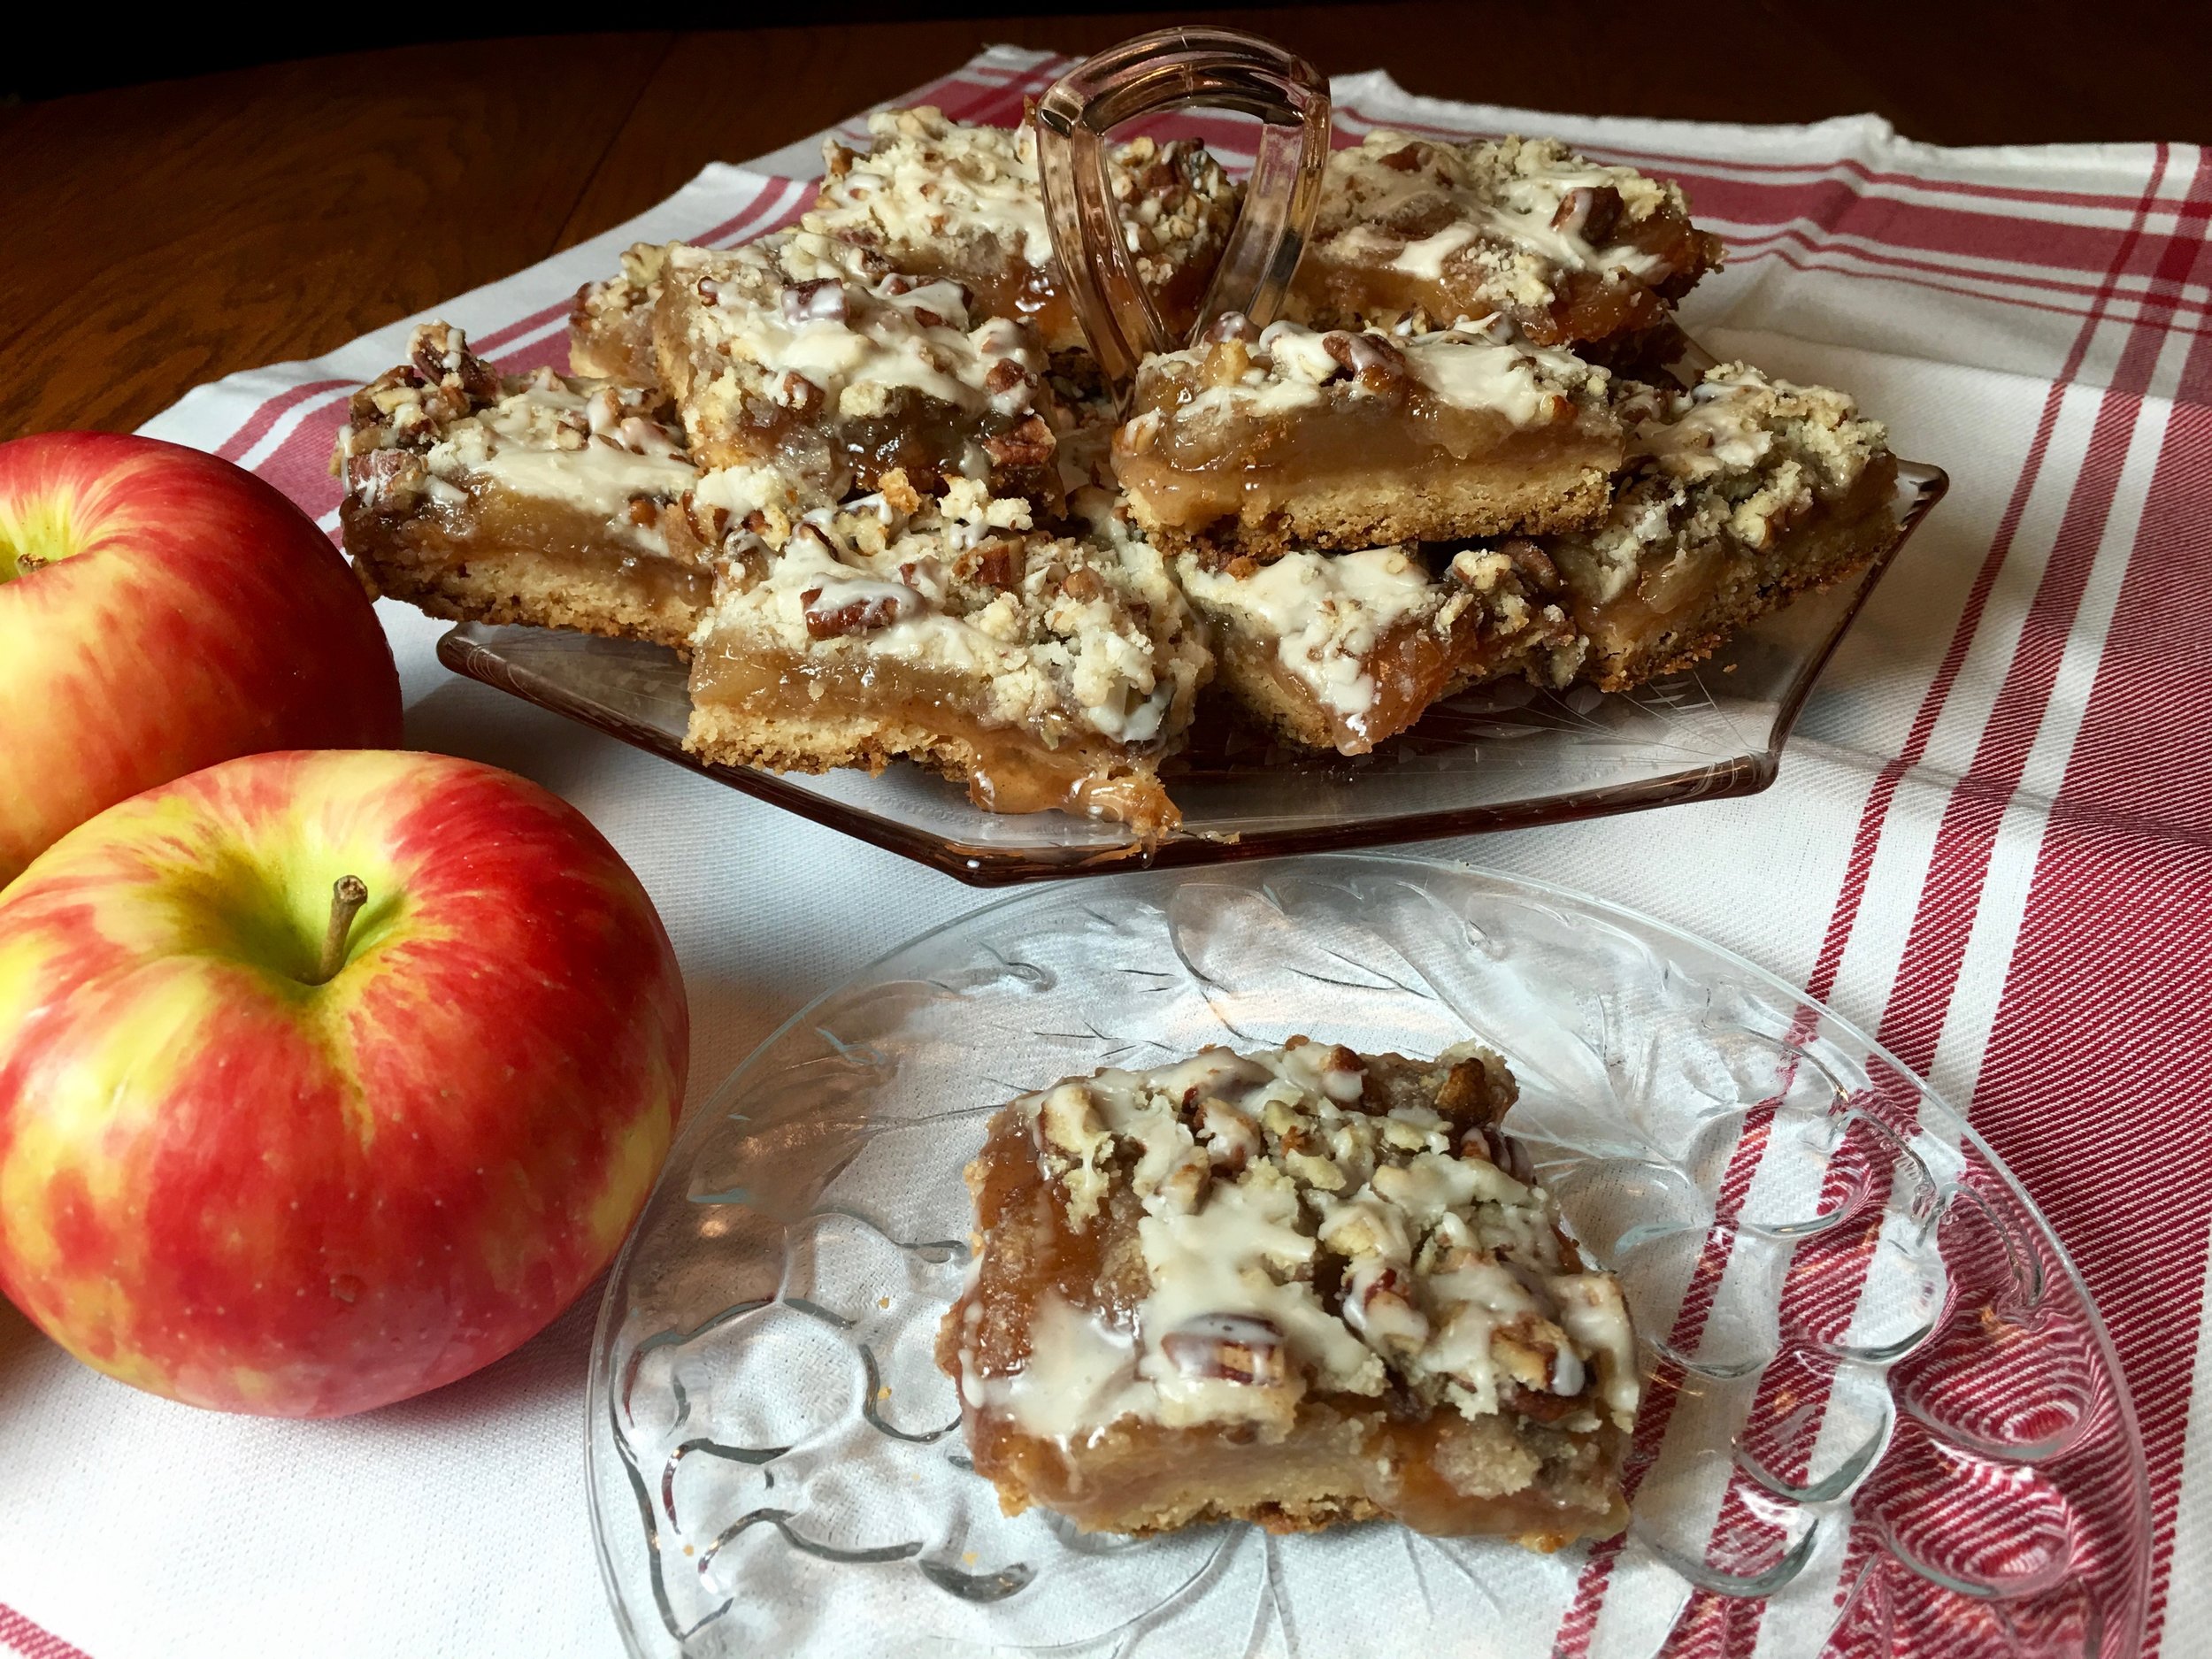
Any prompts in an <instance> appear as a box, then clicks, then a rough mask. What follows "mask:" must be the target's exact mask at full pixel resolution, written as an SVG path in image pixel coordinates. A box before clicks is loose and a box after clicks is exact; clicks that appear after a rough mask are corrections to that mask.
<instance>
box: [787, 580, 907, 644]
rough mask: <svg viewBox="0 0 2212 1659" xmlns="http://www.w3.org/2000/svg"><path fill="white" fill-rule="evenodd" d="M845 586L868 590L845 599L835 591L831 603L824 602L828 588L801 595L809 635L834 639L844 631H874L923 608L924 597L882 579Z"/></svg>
mask: <svg viewBox="0 0 2212 1659" xmlns="http://www.w3.org/2000/svg"><path fill="white" fill-rule="evenodd" d="M841 586H844V587H854V588H860V587H864V588H866V590H867V591H865V592H863V593H861V594H858V595H854V596H853V597H851V598H847V599H842V600H840V599H839V598H838V597H837V595H834V594H832V595H831V601H832V602H831V603H828V604H825V603H823V602H822V601H823V594H824V592H825V591H826V590H825V589H823V588H808V589H807V590H806V591H805V592H803V593H802V594H801V595H799V602H800V603H802V604H803V605H804V606H805V607H806V631H807V637H808V638H810V639H816V640H833V639H836V638H837V637H839V636H840V635H841V634H873V633H875V632H876V631H877V630H878V629H879V628H887V627H889V626H891V625H892V624H893V623H894V622H896V621H898V620H900V619H901V618H904V617H910V616H912V615H914V614H915V613H916V612H917V611H919V610H921V608H922V596H921V595H919V594H918V593H916V592H915V591H914V590H913V589H912V588H907V587H903V586H901V585H897V584H893V583H879V582H869V583H865V584H863V583H859V582H851V583H845V584H841Z"/></svg>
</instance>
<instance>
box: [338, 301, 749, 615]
mask: <svg viewBox="0 0 2212 1659" xmlns="http://www.w3.org/2000/svg"><path fill="white" fill-rule="evenodd" d="M333 465H334V468H335V469H337V470H339V471H341V472H342V474H343V476H344V479H345V485H346V495H345V500H344V503H343V504H342V507H341V508H340V519H341V522H342V524H343V526H344V530H345V545H346V551H347V552H348V553H349V554H350V555H351V556H352V558H353V563H354V567H355V568H356V569H357V571H358V572H360V574H361V577H362V579H363V580H364V582H365V584H366V585H367V586H368V587H369V588H370V590H371V591H372V592H373V593H376V594H387V595H390V596H392V597H393V598H395V599H403V600H406V601H408V602H409V603H412V604H416V605H419V606H420V607H421V608H422V609H423V610H425V611H428V612H429V613H430V614H431V615H433V616H438V617H449V618H455V619H457V620H465V621H478V622H499V623H527V624H531V625H533V626H539V627H552V628H577V629H581V630H583V631H584V632H587V633H591V634H616V635H620V636H622V637H626V638H632V639H644V640H655V641H660V642H662V643H664V644H669V645H681V644H682V643H683V641H685V640H686V639H687V637H688V636H689V634H690V632H691V629H692V626H693V625H694V623H695V620H696V616H697V612H698V611H699V609H700V607H701V606H703V604H704V603H705V602H706V600H707V597H708V595H709V594H710V592H711V590H712V586H713V570H712V565H711V561H710V552H711V549H712V547H713V545H714V544H715V542H717V541H718V540H719V538H720V535H721V532H722V529H723V527H724V526H723V523H722V521H721V517H720V515H718V514H717V513H715V512H714V511H713V510H711V509H707V508H703V507H702V506H700V504H699V503H697V502H696V501H695V499H694V495H693V492H694V488H695V486H696V484H697V482H698V478H699V474H698V472H697V471H696V470H695V468H694V467H693V466H692V465H691V462H690V459H689V457H687V454H686V452H685V446H684V442H683V438H682V436H681V434H680V433H678V432H676V431H674V430H672V428H671V426H670V425H669V423H668V422H667V421H666V420H664V419H663V418H662V411H661V410H660V408H659V406H658V398H657V395H656V394H654V393H651V392H648V391H643V390H641V389H639V388H634V387H627V386H622V385H619V384H616V383H614V382H611V381H604V380H572V379H564V378H563V377H561V376H559V375H557V374H556V373H553V372H552V371H551V370H550V369H540V370H538V371H536V372H535V373H532V374H530V375H527V376H525V377H520V378H515V377H509V378H505V379H503V378H502V377H501V376H500V375H499V374H498V373H496V372H495V370H494V369H493V368H492V367H491V365H489V364H488V363H486V362H485V361H484V360H483V359H482V358H480V357H477V356H476V355H475V354H474V353H472V351H470V350H469V349H468V341H467V337H466V335H465V334H463V333H462V331H461V330H459V329H457V328H453V327H449V326H447V325H445V324H443V323H426V324H423V325H422V326H419V327H418V328H416V329H415V330H414V333H413V334H412V336H411V339H410V340H409V342H408V360H407V362H405V363H404V364H402V365H400V366H398V367H396V368H394V369H392V370H389V371H388V372H387V373H384V374H382V375H380V377H378V379H377V380H374V381H373V382H372V383H371V384H370V385H368V386H365V387H364V388H362V389H361V390H359V391H357V392H356V393H355V394H354V395H353V398H352V401H351V403H350V405H349V410H348V424H347V427H346V430H345V431H344V432H343V433H342V434H340V435H339V440H338V451H337V455H336V457H334V462H333Z"/></svg>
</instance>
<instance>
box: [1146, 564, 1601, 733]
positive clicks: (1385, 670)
mask: <svg viewBox="0 0 2212 1659" xmlns="http://www.w3.org/2000/svg"><path fill="white" fill-rule="evenodd" d="M1176 569H1177V573H1178V574H1179V576H1180V577H1181V579H1182V582H1183V586H1184V588H1185V591H1186V592H1187V593H1188V594H1189V595H1190V597H1191V602H1192V603H1193V604H1194V605H1195V606H1196V607H1197V608H1198V610H1199V611H1200V612H1201V614H1202V615H1203V616H1204V617H1205V618H1207V620H1208V621H1209V622H1210V623H1211V624H1212V626H1213V629H1214V637H1215V651H1216V654H1217V657H1219V659H1220V664H1221V677H1222V680H1223V683H1224V684H1225V686H1226V687H1228V689H1229V691H1230V692H1231V694H1232V695H1234V696H1235V697H1236V698H1237V700H1238V701H1239V703H1241V704H1242V705H1243V706H1244V708H1245V710H1247V711H1248V713H1250V714H1252V715H1254V716H1256V718H1259V719H1260V720H1261V721H1263V723H1264V724H1266V725H1267V726H1271V728H1273V729H1274V730H1275V731H1277V732H1279V733H1281V734H1282V735H1284V736H1286V737H1287V738H1289V739H1291V740H1292V741H1294V742H1298V743H1302V744H1305V745H1307V746H1308V747H1310V748H1315V749H1335V750H1337V751H1338V752H1339V753H1340V754H1346V755H1362V754H1365V753H1367V752H1368V751H1369V750H1370V749H1373V748H1374V747H1375V745H1376V744H1378V743H1379V742H1382V741H1385V740H1386V739H1387V738H1390V737H1394V736H1395V735H1396V734H1397V733H1400V732H1402V731H1404V730H1405V729H1406V728H1407V727H1408V726H1411V725H1412V724H1413V723H1414V722H1415V721H1416V720H1417V719H1418V718H1420V717H1421V715H1422V714H1423V713H1424V712H1425V710H1427V709H1429V708H1430V707H1431V706H1432V705H1433V704H1434V703H1436V702H1437V701H1438V700H1439V699H1440V698H1442V697H1446V696H1448V695H1451V694H1452V693H1453V692H1455V691H1456V690H1459V689H1461V688H1462V687H1466V686H1469V685H1473V684H1477V683H1479V682H1481V681H1484V680H1493V679H1496V678H1500V677H1502V676H1504V675H1508V674H1522V675H1525V676H1526V677H1527V678H1528V679H1530V680H1533V681H1535V682H1536V683H1538V684H1540V685H1563V684H1564V683H1565V682H1566V680H1568V678H1569V677H1570V676H1571V674H1572V673H1573V672H1574V670H1575V668H1576V667H1577V666H1578V664H1579V663H1580V661H1581V654H1582V649H1583V642H1582V641H1581V639H1580V636H1579V635H1578V634H1576V633H1575V631H1574V628H1573V626H1572V625H1571V621H1570V620H1569V618H1567V616H1566V614H1565V613H1564V611H1563V610H1562V609H1561V607H1560V606H1559V605H1558V604H1557V603H1554V601H1553V599H1552V598H1551V597H1550V595H1549V592H1548V589H1549V588H1551V587H1554V586H1555V585H1556V574H1555V572H1552V571H1551V570H1550V569H1549V566H1548V563H1547V562H1546V561H1545V560H1544V559H1543V557H1542V555H1541V554H1540V552H1538V551H1536V550H1535V549H1533V547H1532V544H1526V543H1515V544H1513V545H1512V546H1510V547H1508V548H1502V549H1469V550H1467V551H1464V552H1462V553H1459V554H1456V555H1454V556H1453V557H1450V558H1449V559H1448V560H1447V561H1446V562H1445V565H1444V568H1443V570H1442V572H1440V573H1439V572H1435V571H1432V569H1431V568H1430V566H1429V565H1428V563H1427V561H1426V560H1425V559H1424V558H1423V557H1421V555H1420V554H1419V553H1418V552H1417V551H1416V550H1415V549H1410V548H1373V549H1365V550H1363V551H1361V552H1357V553H1340V554H1334V555H1326V554H1319V553H1314V552H1310V551H1299V552H1294V553H1291V554H1289V555H1287V556H1286V557H1283V558H1280V559H1278V560H1275V561H1274V562H1272V563H1271V564H1267V565H1254V564H1252V563H1251V562H1250V561H1248V560H1237V561H1232V562H1231V563H1230V564H1229V565H1225V566H1223V567H1220V568H1217V569H1216V568H1209V567H1208V566H1207V565H1206V564H1205V563H1204V562H1202V560H1200V559H1199V558H1198V557H1195V556H1194V555H1191V554H1185V555H1183V556H1182V557H1180V558H1179V560H1178V561H1177V565H1176Z"/></svg>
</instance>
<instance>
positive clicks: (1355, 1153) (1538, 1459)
mask: <svg viewBox="0 0 2212 1659" xmlns="http://www.w3.org/2000/svg"><path fill="white" fill-rule="evenodd" d="M1514 1094H1515V1087H1514V1083H1513V1079H1512V1077H1511V1074H1510V1073H1509V1071H1507V1069H1506V1066H1505V1064H1504V1062H1503V1061H1502V1060H1500V1059H1499V1058H1498V1056H1495V1055H1494V1054H1492V1053H1490V1052H1488V1051H1487V1050H1486V1049H1484V1048H1481V1047H1480V1046H1479V1045H1478V1044H1475V1043H1464V1044H1462V1045H1460V1046H1459V1047H1456V1048H1450V1049H1448V1050H1447V1051H1446V1052H1445V1053H1443V1054H1441V1055H1440V1056H1437V1057H1436V1058H1435V1059H1434V1060H1409V1059H1406V1058H1404V1057H1402V1056H1398V1055H1394V1054H1384V1055H1372V1056H1362V1055H1357V1054H1355V1053H1353V1052H1352V1051H1351V1050H1350V1049H1348V1048H1342V1047H1340V1046H1333V1045H1329V1044H1324V1043H1318V1042H1311V1041H1308V1040H1306V1039H1305V1038H1303V1037H1296V1038H1293V1039H1292V1040H1291V1041H1290V1043H1289V1044H1288V1045H1287V1046H1286V1047H1285V1048H1281V1049H1279V1050H1275V1051H1273V1052H1271V1053H1264V1054H1255V1055H1249V1056H1244V1055H1237V1054H1233V1053H1231V1052H1230V1051H1228V1050H1227V1049H1224V1048H1207V1049H1203V1050H1202V1051H1201V1052H1200V1053H1198V1054H1197V1055H1195V1056H1193V1057H1192V1058H1190V1059H1188V1060H1187V1061H1184V1062H1183V1063H1181V1064H1178V1065H1172V1066H1169V1067H1166V1068H1164V1069H1163V1070H1160V1071H1148V1072H1133V1071H1101V1072H1099V1073H1097V1074H1096V1075H1095V1076H1094V1077H1090V1078H1084V1079H1070V1080H1069V1081H1066V1082H1064V1083H1060V1084H1057V1085H1056V1086H1054V1087H1051V1088H1048V1089H1047V1090H1045V1091H1043V1092H1042V1093H1041V1094H1031V1095H1026V1096H1025V1097H1023V1098H1022V1099H1020V1100H1018V1101H1016V1102H1013V1103H1012V1104H1011V1105H1010V1106H1008V1107H1006V1108H1005V1109H1004V1110H1002V1111H1000V1112H999V1113H998V1115H997V1116H996V1117H995V1118H993V1119H992V1121H991V1125H990V1128H989V1131H988V1133H987V1138H986V1140H985V1142H984V1146H983V1150H982V1152H981V1153H980V1154H979V1156H977V1158H976V1160H975V1161H974V1162H973V1163H972V1164H970V1165H969V1166H968V1187H969V1189H970V1191H971V1192H972V1194H974V1197H975V1206H976V1237H975V1250H976V1256H975V1263H974V1267H973V1270H972V1276H971V1278H970V1279H969V1283H968V1286H967V1288H966V1289H965V1290H964V1292H963V1294H961V1296H960V1298H959V1300H958V1301H956V1302H955V1303H954V1304H953V1307H952V1310H951V1311H950V1312H949V1314H947V1315H946V1317H945V1320H944V1323H943V1325H941V1327H940V1329H939V1333H938V1340H937V1360H938V1363H939V1364H940V1365H941V1367H942V1368H943V1369H944V1370H945V1371H947V1372H948V1373H949V1375H950V1376H952V1377H953V1379H955V1380H956V1382H957V1383H958V1385H959V1388H960V1395H961V1402H962V1406H963V1417H964V1423H965V1427H966V1431H967V1438H968V1446H969V1451H970V1455H971V1456H972V1458H973V1460H974V1463H975V1467H976V1470H977V1471H978V1472H979V1473H980V1474H982V1475H983V1476H984V1477H985V1478H987V1479H989V1480H990V1481H991V1482H992V1483H993V1484H994V1485H995V1486H996V1487H997V1488H998V1494H999V1502H1000V1505H1001V1507H1002V1508H1003V1509H1005V1510H1006V1511H1007V1512H1008V1513H1009V1514H1018V1513H1020V1512H1021V1511H1022V1510H1024V1509H1027V1508H1029V1507H1030V1506H1031V1505H1033V1504H1041V1505H1042V1506H1044V1507H1045V1508H1048V1509H1054V1510H1056V1511H1058V1512H1059V1513H1061V1514H1063V1515H1064V1516H1066V1517H1069V1518H1070V1519H1071V1520H1072V1521H1073V1522H1074V1523H1075V1524H1076V1525H1077V1526H1079V1527H1080V1528H1082V1529H1084V1530H1086V1531H1106V1532H1140V1533H1141V1532H1164V1531H1168V1530H1170V1529H1172V1528H1175V1527H1180V1526H1188V1525H1195V1524H1198V1523H1201V1522H1205V1521H1212V1520H1223V1519H1236V1520H1248V1521H1256V1522H1257V1523H1258V1524H1259V1525H1262V1526H1263V1527H1265V1528H1267V1529H1268V1530H1269V1531H1270V1532H1310V1531H1313V1530H1317V1529H1318V1528H1321V1527H1325V1526H1329V1525H1335V1524H1337V1523H1339V1522H1344V1521H1361V1520H1370V1519H1375V1518H1379V1517H1390V1518H1393V1519H1396V1520H1400V1521H1402V1522H1404V1523H1405V1524H1406V1525H1409V1526H1410V1527H1413V1528H1414V1529H1416V1530H1417V1531H1419V1532H1430V1533H1437V1534H1443V1535H1450V1536H1463V1535H1470V1534H1490V1535H1499V1536H1503V1537H1508V1538H1511V1539H1514V1540H1517V1541H1518V1542H1519V1543H1521V1544H1524V1545H1525V1546H1527V1547H1528V1548H1532V1549H1538V1550H1547V1551H1548V1550H1554V1549H1557V1548H1560V1547H1561V1546H1563V1545H1565V1544H1568V1543H1571V1542H1572V1541H1574V1540H1577V1539H1580V1538H1603V1537H1609V1536H1611V1535H1612V1534H1614V1533H1616V1532H1619V1531H1620V1530H1621V1528H1622V1527H1623V1526H1624V1525H1625V1524H1626V1521H1627V1508H1626V1505H1625V1503H1624V1501H1623V1499H1622V1495H1621V1491H1620V1481H1619V1475H1620V1466H1621V1461H1622V1457H1623V1455H1624V1449H1625V1447H1626V1443H1627V1435H1628V1432H1629V1430H1630V1428H1631V1426H1632V1424H1633V1422H1634V1420H1635V1414H1636V1408H1637V1404H1638V1395H1639V1389H1640V1384H1639V1380H1638V1377H1637V1371H1636V1359H1635V1347H1634V1339H1633V1335H1632V1331H1631V1328H1630V1325H1629V1317H1628V1310H1627V1307H1626V1304H1625V1303H1624V1301H1623V1300H1622V1296H1621V1293H1620V1289H1619V1286H1617V1284H1616V1282H1615V1281H1614V1279H1612V1277H1611V1276H1610V1275H1609V1274H1605V1273H1601V1272H1592V1271H1586V1269H1585V1267H1584V1264H1583V1263H1582V1262H1581V1259H1580V1257H1579V1256H1578V1253H1577V1251H1576V1249H1575V1247H1574V1244H1573V1243H1572V1241H1571V1240H1569V1239H1568V1238H1567V1236H1566V1235H1565V1233H1563V1231H1562V1230H1561V1227H1560V1224H1559V1218H1558V1214H1557V1211H1556V1210H1555V1206H1554V1204H1553V1202H1552V1201H1551V1199H1550V1197H1549V1196H1548V1194H1546V1193H1545V1192H1544V1190H1543V1189H1542V1188H1541V1187H1537V1186H1534V1185H1532V1181H1531V1178H1530V1175H1529V1172H1528V1171H1527V1168H1526V1166H1525V1164H1524V1163H1523V1162H1522V1161H1521V1158H1520V1156H1519V1153H1518V1149H1517V1148H1515V1147H1514V1146H1513V1144H1512V1143H1511V1142H1510V1141H1509V1140H1508V1139H1507V1137H1506V1136H1505V1134H1504V1133H1503V1132H1502V1130H1501V1128H1500V1127H1499V1120H1500V1119H1501V1118H1502V1117H1503V1116H1504V1114H1505V1111H1506V1110H1507V1108H1508V1107H1509V1106H1510V1105H1511V1104H1512V1102H1513V1099H1514Z"/></svg>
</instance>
